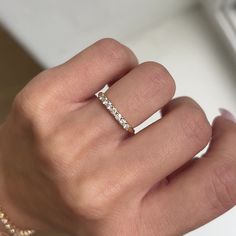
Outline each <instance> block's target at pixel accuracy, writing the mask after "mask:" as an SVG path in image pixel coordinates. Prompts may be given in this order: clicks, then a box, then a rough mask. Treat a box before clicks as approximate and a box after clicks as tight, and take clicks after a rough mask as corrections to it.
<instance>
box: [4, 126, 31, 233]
mask: <svg viewBox="0 0 236 236" xmlns="http://www.w3.org/2000/svg"><path fill="white" fill-rule="evenodd" d="M6 138H7V137H4V138H3V135H2V127H0V207H2V208H3V211H4V213H5V215H6V218H7V219H8V220H9V221H10V222H11V224H14V225H15V226H16V227H19V228H20V229H25V228H27V229H28V228H29V227H30V228H31V227H33V225H32V218H31V217H30V216H28V215H27V214H26V211H24V210H23V208H22V207H21V200H20V199H21V198H19V196H20V195H22V192H21V190H22V189H21V184H20V182H21V177H20V176H17V174H14V170H13V168H11V167H10V158H9V155H8V153H7V149H8V148H7V145H6V142H5V140H6ZM8 158H9V159H8ZM22 206H23V204H22ZM0 232H4V233H5V232H6V229H5V227H4V224H2V223H1V222H0ZM0 235H1V234H0Z"/></svg>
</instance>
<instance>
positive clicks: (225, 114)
mask: <svg viewBox="0 0 236 236" xmlns="http://www.w3.org/2000/svg"><path fill="white" fill-rule="evenodd" d="M219 111H220V114H221V116H222V117H224V118H225V119H226V120H230V121H233V122H235V123H236V117H235V116H234V115H233V114H232V113H231V112H230V111H228V110H226V109H224V108H220V109H219Z"/></svg>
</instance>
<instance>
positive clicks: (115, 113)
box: [98, 92, 134, 134]
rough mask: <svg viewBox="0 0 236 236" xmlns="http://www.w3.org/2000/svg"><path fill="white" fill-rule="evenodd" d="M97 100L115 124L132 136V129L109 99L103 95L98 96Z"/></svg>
mask: <svg viewBox="0 0 236 236" xmlns="http://www.w3.org/2000/svg"><path fill="white" fill-rule="evenodd" d="M98 99H99V100H100V101H101V103H102V104H103V105H104V106H105V107H106V109H107V110H108V111H109V112H110V113H111V114H112V115H113V116H114V118H115V119H116V120H117V122H118V123H119V124H120V125H121V126H122V127H123V129H125V130H126V131H128V132H129V133H131V134H134V129H133V127H132V126H131V125H130V124H129V123H128V122H127V120H126V119H125V118H124V117H123V116H122V115H121V114H120V112H119V111H118V110H117V109H116V108H115V107H114V105H113V104H112V102H111V101H110V100H109V98H108V97H107V96H106V95H105V94H104V93H103V92H100V93H99V94H98Z"/></svg>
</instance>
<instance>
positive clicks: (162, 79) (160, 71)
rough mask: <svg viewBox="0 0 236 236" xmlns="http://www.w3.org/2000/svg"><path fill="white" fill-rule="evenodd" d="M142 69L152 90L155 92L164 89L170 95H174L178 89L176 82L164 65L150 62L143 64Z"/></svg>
mask: <svg viewBox="0 0 236 236" xmlns="http://www.w3.org/2000/svg"><path fill="white" fill-rule="evenodd" d="M142 69H143V71H144V73H145V76H146V77H148V79H149V83H148V84H149V88H150V89H152V90H155V92H156V90H157V89H158V90H163V89H164V90H165V91H166V92H168V93H170V95H172V96H173V95H174V93H175V89H176V86H175V81H174V79H173V78H172V76H171V75H170V73H169V72H168V70H167V69H166V68H165V67H164V66H163V65H161V64H159V63H156V62H152V61H149V62H144V63H143V64H142ZM147 75H148V76H147Z"/></svg>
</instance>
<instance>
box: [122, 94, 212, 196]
mask: <svg viewBox="0 0 236 236" xmlns="http://www.w3.org/2000/svg"><path fill="white" fill-rule="evenodd" d="M168 109H169V112H168V113H167V114H166V115H165V116H164V117H163V118H162V119H161V120H160V121H158V122H157V123H155V124H153V125H151V126H150V127H148V128H146V129H145V130H143V131H142V132H140V133H138V134H137V135H135V136H133V137H132V138H130V139H128V140H125V141H124V142H123V143H122V144H121V147H120V149H119V150H118V155H119V156H121V157H123V156H124V158H119V160H120V162H121V164H120V165H121V167H120V169H122V170H125V171H126V172H127V171H128V170H129V171H130V172H131V171H132V173H133V175H134V180H135V181H136V183H137V182H138V183H139V185H137V186H136V188H138V190H140V189H141V191H144V192H145V191H147V189H149V188H150V186H152V185H154V184H155V183H156V182H158V181H160V180H162V179H163V178H165V177H167V176H169V175H170V174H171V173H172V172H174V171H175V170H177V169H178V168H179V167H180V166H182V165H183V164H184V163H186V162H187V161H189V160H190V159H191V158H192V157H193V156H195V155H196V154H197V153H198V152H199V151H200V150H202V149H203V148H204V147H205V146H206V144H207V143H208V142H209V140H210V137H211V127H210V125H209V123H208V121H207V119H206V116H205V114H204V112H203V111H202V109H201V108H200V107H199V105H198V104H196V103H195V102H194V101H193V100H192V99H190V98H185V97H184V98H179V99H175V100H173V101H172V102H171V103H170V104H169V105H168ZM136 190H137V189H135V191H136Z"/></svg>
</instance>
